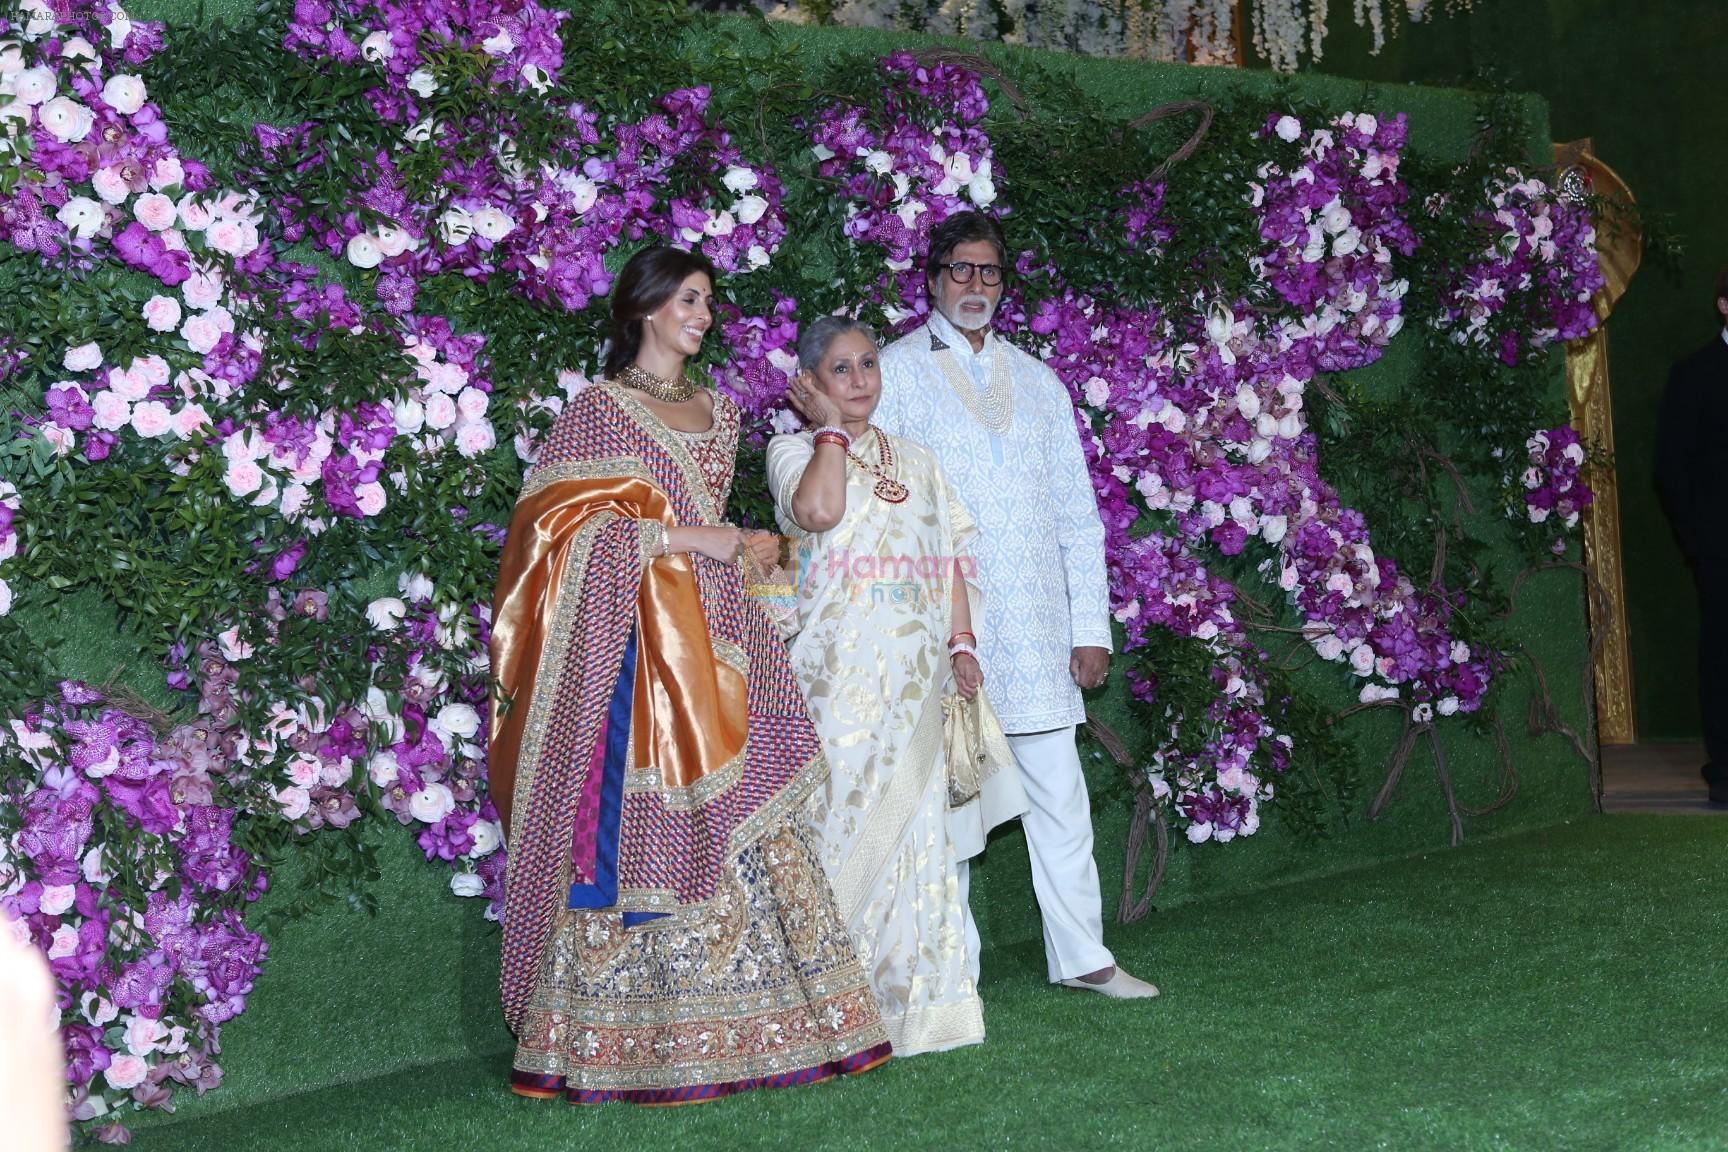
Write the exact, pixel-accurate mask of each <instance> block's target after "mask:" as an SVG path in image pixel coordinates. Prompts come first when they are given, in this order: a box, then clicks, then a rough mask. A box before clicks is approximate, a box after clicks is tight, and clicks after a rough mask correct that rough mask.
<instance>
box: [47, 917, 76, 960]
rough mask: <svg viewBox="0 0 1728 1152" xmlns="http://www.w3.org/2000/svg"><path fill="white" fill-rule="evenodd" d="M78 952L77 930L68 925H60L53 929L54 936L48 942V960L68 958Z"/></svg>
mask: <svg viewBox="0 0 1728 1152" xmlns="http://www.w3.org/2000/svg"><path fill="white" fill-rule="evenodd" d="M76 951H78V929H76V928H74V927H72V925H70V924H62V925H60V927H58V928H56V929H54V936H53V938H52V939H51V940H49V942H48V959H50V960H58V959H60V958H61V957H62V956H70V955H72V953H74V952H76Z"/></svg>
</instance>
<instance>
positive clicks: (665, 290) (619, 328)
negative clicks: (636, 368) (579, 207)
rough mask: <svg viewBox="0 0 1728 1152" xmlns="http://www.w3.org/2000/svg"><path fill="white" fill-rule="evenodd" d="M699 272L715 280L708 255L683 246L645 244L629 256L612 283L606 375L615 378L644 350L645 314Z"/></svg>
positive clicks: (663, 301)
mask: <svg viewBox="0 0 1728 1152" xmlns="http://www.w3.org/2000/svg"><path fill="white" fill-rule="evenodd" d="M694 272H700V273H702V274H703V275H704V276H707V277H708V283H710V284H712V283H714V280H715V276H714V265H713V264H711V263H709V262H708V258H707V257H706V256H702V255H699V254H698V253H695V252H686V251H684V249H682V248H668V247H664V246H662V247H656V248H644V249H642V251H640V252H638V253H636V255H634V256H632V257H630V260H629V262H628V263H626V264H625V265H624V270H623V271H622V272H620V273H618V282H617V283H616V284H614V285H613V286H612V347H611V350H610V351H608V352H607V353H606V377H607V379H609V380H610V379H615V378H616V377H617V375H618V373H620V372H622V371H624V369H626V368H628V367H629V366H630V363H631V361H633V360H635V359H636V353H638V352H640V351H641V350H642V318H643V317H645V316H647V315H648V313H650V312H652V311H654V309H656V308H658V307H660V305H662V304H664V303H666V301H668V300H670V299H672V295H673V293H675V292H677V291H678V286H679V285H680V284H683V283H684V281H685V280H688V279H689V278H690V275H691V273H694Z"/></svg>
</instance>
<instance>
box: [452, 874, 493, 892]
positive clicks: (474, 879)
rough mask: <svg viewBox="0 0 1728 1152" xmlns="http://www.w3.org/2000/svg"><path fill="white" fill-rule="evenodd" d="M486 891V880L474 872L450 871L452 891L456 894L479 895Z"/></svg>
mask: <svg viewBox="0 0 1728 1152" xmlns="http://www.w3.org/2000/svg"><path fill="white" fill-rule="evenodd" d="M485 891H486V881H484V880H482V879H480V877H478V876H476V875H474V873H472V872H452V873H450V892H451V894H452V895H454V896H479V895H480V894H481V893H483V892H485Z"/></svg>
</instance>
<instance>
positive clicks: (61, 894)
mask: <svg viewBox="0 0 1728 1152" xmlns="http://www.w3.org/2000/svg"><path fill="white" fill-rule="evenodd" d="M77 899H78V889H77V887H76V886H74V885H72V884H50V885H48V886H47V887H45V888H43V889H42V913H43V915H46V916H58V915H60V913H62V912H64V911H66V910H67V909H68V908H70V907H72V904H73V902H74V901H75V900H77Z"/></svg>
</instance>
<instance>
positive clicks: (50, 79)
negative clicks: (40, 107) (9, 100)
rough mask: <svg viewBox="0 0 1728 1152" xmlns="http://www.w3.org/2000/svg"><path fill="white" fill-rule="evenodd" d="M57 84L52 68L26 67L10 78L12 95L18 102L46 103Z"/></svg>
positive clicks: (51, 96)
mask: <svg viewBox="0 0 1728 1152" xmlns="http://www.w3.org/2000/svg"><path fill="white" fill-rule="evenodd" d="M58 88H59V84H58V83H57V82H56V81H55V79H54V69H52V68H41V67H37V68H26V69H25V70H24V71H22V72H20V73H18V75H17V76H16V77H14V78H13V80H12V95H13V97H14V98H15V99H16V100H17V101H18V103H20V104H29V105H31V106H32V107H34V106H35V105H37V104H46V103H47V102H48V101H49V100H50V99H52V98H53V96H54V93H55V91H56V90H57V89H58Z"/></svg>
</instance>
